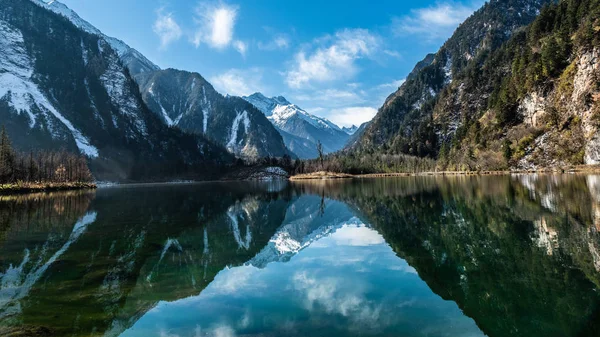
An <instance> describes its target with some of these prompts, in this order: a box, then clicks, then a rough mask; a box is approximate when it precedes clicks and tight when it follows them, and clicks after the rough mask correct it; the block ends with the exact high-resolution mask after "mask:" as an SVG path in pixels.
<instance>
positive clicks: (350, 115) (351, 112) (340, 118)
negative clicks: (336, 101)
mask: <svg viewBox="0 0 600 337" xmlns="http://www.w3.org/2000/svg"><path fill="white" fill-rule="evenodd" d="M376 114H377V109H375V108H373V107H349V108H341V109H333V110H331V112H330V113H329V114H328V118H329V119H330V120H331V121H332V122H334V123H335V124H337V125H340V126H348V127H349V126H352V125H356V126H359V125H361V124H363V123H365V122H368V121H370V120H371V119H373V117H375V115H376Z"/></svg>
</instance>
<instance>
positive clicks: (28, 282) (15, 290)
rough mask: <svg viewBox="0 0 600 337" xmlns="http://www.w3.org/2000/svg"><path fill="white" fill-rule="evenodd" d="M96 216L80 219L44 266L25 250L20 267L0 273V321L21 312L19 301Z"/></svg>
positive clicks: (93, 214) (88, 215) (89, 215)
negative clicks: (27, 268)
mask: <svg viewBox="0 0 600 337" xmlns="http://www.w3.org/2000/svg"><path fill="white" fill-rule="evenodd" d="M96 215H97V214H96V212H90V213H87V214H86V215H85V216H83V217H82V218H81V219H79V221H78V222H77V223H75V225H74V226H73V230H72V232H71V235H70V236H69V238H68V239H67V241H66V242H65V243H64V244H63V245H62V247H61V248H60V249H59V250H57V251H56V253H54V255H52V256H51V257H50V258H49V259H48V260H47V261H46V262H45V263H44V264H41V263H42V262H43V261H42V260H41V259H40V260H38V261H31V260H30V258H29V256H30V252H29V250H28V249H25V250H24V257H23V260H22V262H21V263H20V264H19V266H18V267H13V266H12V265H11V266H9V268H8V269H7V270H6V271H4V273H2V272H0V319H2V318H4V317H8V316H11V315H14V314H16V313H19V312H20V311H21V306H20V305H19V303H18V301H19V300H20V299H22V298H24V297H26V296H27V295H28V294H29V291H30V290H31V288H32V287H33V286H34V285H35V284H36V283H37V281H38V280H39V279H40V277H42V276H43V275H44V273H45V272H46V270H48V268H50V266H52V264H53V263H54V262H56V261H57V260H58V258H59V257H60V256H61V255H62V254H64V253H65V252H66V251H67V249H69V247H70V246H71V245H72V244H73V243H74V242H76V241H77V240H78V239H79V238H80V237H81V235H83V233H85V231H86V229H87V227H88V226H89V225H90V224H92V223H94V222H95V221H96ZM29 265H31V267H30V268H29V271H28V272H26V270H25V268H26V267H27V266H29Z"/></svg>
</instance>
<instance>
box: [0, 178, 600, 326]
mask: <svg viewBox="0 0 600 337" xmlns="http://www.w3.org/2000/svg"><path fill="white" fill-rule="evenodd" d="M596 181H597V180H596V179H595V178H594V177H586V176H560V177H552V176H537V177H536V176H514V177H509V176H505V177H480V178H478V177H447V178H443V177H442V178H433V177H412V178H394V179H372V180H352V181H346V182H339V181H338V182H327V181H323V182H306V183H299V184H293V185H291V186H289V187H288V188H283V189H281V186H279V187H278V188H272V187H273V186H262V185H255V184H250V183H248V184H245V183H236V184H200V185H181V186H169V185H157V186H153V187H131V188H112V189H101V190H98V191H97V192H91V193H85V192H68V193H56V194H53V195H47V194H38V195H29V196H16V197H10V198H3V199H0V281H1V282H0V285H1V287H0V332H4V333H6V332H7V331H10V329H17V328H18V329H19V330H20V331H46V332H48V334H50V335H64V334H69V335H75V336H77V335H81V336H84V335H85V336H88V335H90V334H91V335H108V336H115V335H118V334H119V333H120V332H122V331H124V329H127V328H128V327H129V326H131V325H132V324H133V323H135V322H136V321H137V320H138V319H139V318H140V317H141V316H142V315H143V314H144V313H146V312H147V311H148V310H150V309H152V308H153V307H154V306H155V305H156V304H157V303H158V301H161V300H164V301H174V300H177V299H181V298H185V297H188V296H192V295H197V294H199V293H200V292H201V291H202V290H203V289H204V288H205V287H206V286H207V285H208V284H209V283H210V282H212V280H213V279H214V277H215V275H216V274H217V273H218V272H219V271H221V270H222V269H223V268H225V267H227V266H236V265H240V264H244V263H247V262H248V261H254V262H255V263H258V264H260V263H266V262H268V261H269V260H268V259H267V260H261V258H270V256H265V255H264V254H266V253H268V250H265V249H266V247H268V246H269V245H268V243H269V240H270V239H271V238H272V237H273V236H274V235H276V234H282V231H285V233H286V234H290V235H291V236H293V237H294V238H297V239H298V240H301V239H302V237H307V236H310V235H312V236H314V235H315V233H314V231H315V230H317V229H318V228H317V227H314V226H315V225H314V224H312V225H311V224H308V223H307V222H306V221H304V219H309V218H315V217H319V218H320V219H322V221H321V223H328V222H331V221H333V220H331V219H334V218H336V214H334V213H336V210H337V209H336V208H335V207H333V206H334V205H332V204H331V203H328V201H327V199H328V198H329V199H337V200H340V201H343V202H345V203H347V204H348V205H350V206H351V207H352V209H353V210H354V211H355V213H356V215H357V216H359V217H360V218H362V219H363V221H364V222H365V223H368V224H370V225H371V226H372V227H373V228H375V229H377V230H378V231H379V232H380V233H381V234H382V235H383V236H384V237H385V239H386V241H387V242H388V244H389V245H390V246H391V247H392V248H393V249H394V251H395V252H396V253H397V254H398V256H400V257H401V258H403V259H406V260H407V261H408V262H409V263H410V264H411V265H412V266H413V267H414V268H415V269H416V270H417V271H418V272H419V275H420V277H421V278H422V279H423V280H425V281H426V282H427V284H428V285H429V286H430V287H431V289H432V290H433V291H435V292H436V293H437V294H439V295H440V296H442V297H443V298H444V299H447V300H452V301H455V302H457V303H458V305H459V306H460V308H461V309H462V310H463V311H464V312H465V314H467V315H469V316H470V317H472V318H474V319H475V321H476V322H477V324H478V325H479V327H480V328H481V329H482V330H483V331H484V332H485V333H486V334H487V335H489V336H529V335H543V336H587V335H595V333H597V332H598V327H597V325H598V324H600V321H599V320H598V319H597V318H598V316H599V314H598V304H599V303H600V298H599V295H598V294H597V292H596V290H597V289H598V288H599V287H600V273H599V269H600V255H599V254H598V252H600V237H599V234H598V227H599V226H598V224H599V223H600V216H599V214H600V179H598V183H597V182H596ZM305 194H312V195H314V196H313V197H309V198H300V199H299V197H300V196H302V195H305ZM321 197H324V198H325V199H322V198H321ZM322 202H323V204H322ZM320 210H322V211H320ZM320 212H322V213H323V214H320ZM330 220H331V221H330ZM282 225H283V226H282ZM311 226H312V227H311ZM317 234H318V233H317ZM259 253H260V254H259ZM287 259H289V256H283V257H280V261H285V260H287ZM7 275H12V276H11V277H10V278H7ZM15 275H16V277H15ZM7 285H10V287H8V286H7ZM15 289H16V291H15ZM57 308H60V310H57ZM48 313H52V314H48ZM40 327H44V329H48V330H44V329H42V330H39V329H40ZM36 329H37V330H36Z"/></svg>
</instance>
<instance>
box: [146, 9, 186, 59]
mask: <svg viewBox="0 0 600 337" xmlns="http://www.w3.org/2000/svg"><path fill="white" fill-rule="evenodd" d="M156 15H157V18H156V21H154V25H153V26H152V30H153V31H154V33H155V34H156V35H158V37H159V38H160V47H161V49H165V48H166V47H167V46H168V45H169V44H171V43H172V42H175V41H177V40H179V39H180V38H181V35H182V32H181V27H179V25H178V24H177V22H176V21H175V19H174V18H173V14H172V13H165V11H164V8H161V9H159V10H157V11H156Z"/></svg>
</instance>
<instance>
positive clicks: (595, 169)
mask: <svg viewBox="0 0 600 337" xmlns="http://www.w3.org/2000/svg"><path fill="white" fill-rule="evenodd" d="M574 173H584V174H593V173H600V166H575V167H568V168H546V169H539V170H506V171H433V172H431V171H430V172H414V173H367V174H348V173H335V172H324V171H320V172H314V173H307V174H300V175H295V176H290V177H289V180H290V181H303V180H337V179H368V178H391V177H419V176H440V177H443V176H492V175H510V174H574Z"/></svg>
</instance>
